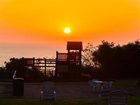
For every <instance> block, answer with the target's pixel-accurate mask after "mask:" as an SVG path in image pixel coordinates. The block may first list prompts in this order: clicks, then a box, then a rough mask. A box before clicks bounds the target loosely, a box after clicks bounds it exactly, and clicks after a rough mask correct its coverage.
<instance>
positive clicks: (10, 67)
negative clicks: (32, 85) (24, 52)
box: [6, 58, 44, 81]
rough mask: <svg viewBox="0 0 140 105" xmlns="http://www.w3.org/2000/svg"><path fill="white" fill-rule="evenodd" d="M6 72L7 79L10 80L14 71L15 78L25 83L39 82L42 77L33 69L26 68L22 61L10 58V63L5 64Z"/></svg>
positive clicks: (40, 73)
mask: <svg viewBox="0 0 140 105" xmlns="http://www.w3.org/2000/svg"><path fill="white" fill-rule="evenodd" d="M6 70H7V72H8V77H9V78H10V79H12V77H13V74H14V72H15V71H16V77H22V78H24V79H25V81H41V80H42V79H43V78H44V75H43V73H42V72H41V71H39V70H38V69H37V68H35V67H31V68H29V67H26V65H25V62H24V60H23V59H22V58H21V59H17V58H11V59H10V62H7V63H6Z"/></svg>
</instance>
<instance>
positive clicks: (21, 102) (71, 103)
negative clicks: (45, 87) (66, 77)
mask: <svg viewBox="0 0 140 105" xmlns="http://www.w3.org/2000/svg"><path fill="white" fill-rule="evenodd" d="M0 105H108V104H107V100H101V99H97V100H96V99H92V98H89V99H87V98H78V99H77V98H76V99H57V100H55V101H46V100H44V101H41V100H39V99H0ZM128 105H140V96H139V97H130V98H129V102H128Z"/></svg>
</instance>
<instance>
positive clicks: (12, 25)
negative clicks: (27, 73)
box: [0, 0, 140, 62]
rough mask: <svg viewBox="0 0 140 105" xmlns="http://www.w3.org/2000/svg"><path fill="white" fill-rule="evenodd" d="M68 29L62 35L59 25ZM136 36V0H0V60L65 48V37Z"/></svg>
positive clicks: (139, 7) (139, 32)
mask: <svg viewBox="0 0 140 105" xmlns="http://www.w3.org/2000/svg"><path fill="white" fill-rule="evenodd" d="M65 27H70V28H71V30H72V33H71V34H69V35H65V34H64V33H63V29H64V28H65ZM138 39H140V0H0V53H1V54H0V62H1V61H2V60H5V59H9V58H10V57H13V56H15V57H22V56H25V57H26V56H27V57H33V56H37V57H42V56H47V55H49V54H50V55H54V56H55V51H56V50H60V51H61V50H62V49H64V50H65V46H66V42H67V41H68V40H74V41H75V40H78V41H79V40H80V41H83V43H84V44H85V45H86V44H87V42H92V43H93V44H94V45H97V44H99V43H101V41H102V40H107V41H113V42H115V43H120V44H124V43H127V42H132V41H135V40H138Z"/></svg>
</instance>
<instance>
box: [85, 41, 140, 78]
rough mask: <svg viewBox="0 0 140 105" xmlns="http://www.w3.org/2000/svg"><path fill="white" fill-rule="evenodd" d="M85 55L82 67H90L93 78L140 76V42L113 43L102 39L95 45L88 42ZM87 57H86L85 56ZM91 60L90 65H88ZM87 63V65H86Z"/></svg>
mask: <svg viewBox="0 0 140 105" xmlns="http://www.w3.org/2000/svg"><path fill="white" fill-rule="evenodd" d="M84 52H85V55H87V53H88V54H89V56H88V60H86V59H85V60H86V63H85V66H84V68H90V69H91V71H90V72H91V74H92V76H93V77H95V78H103V79H111V78H112V79H137V78H140V73H139V71H140V42H139V41H135V42H132V43H128V44H126V45H122V46H121V45H115V43H113V42H111V43H110V42H107V41H102V43H101V44H100V45H98V46H97V47H93V45H92V44H88V46H87V47H86V49H85V51H84ZM89 52H90V53H89ZM86 58H87V57H86ZM89 61H90V62H92V63H93V64H92V65H89V64H91V63H89ZM86 64H87V65H86Z"/></svg>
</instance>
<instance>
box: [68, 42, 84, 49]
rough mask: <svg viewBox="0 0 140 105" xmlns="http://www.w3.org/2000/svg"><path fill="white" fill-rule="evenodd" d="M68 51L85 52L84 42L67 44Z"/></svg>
mask: <svg viewBox="0 0 140 105" xmlns="http://www.w3.org/2000/svg"><path fill="white" fill-rule="evenodd" d="M67 50H83V46H82V42H73V41H68V42H67Z"/></svg>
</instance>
